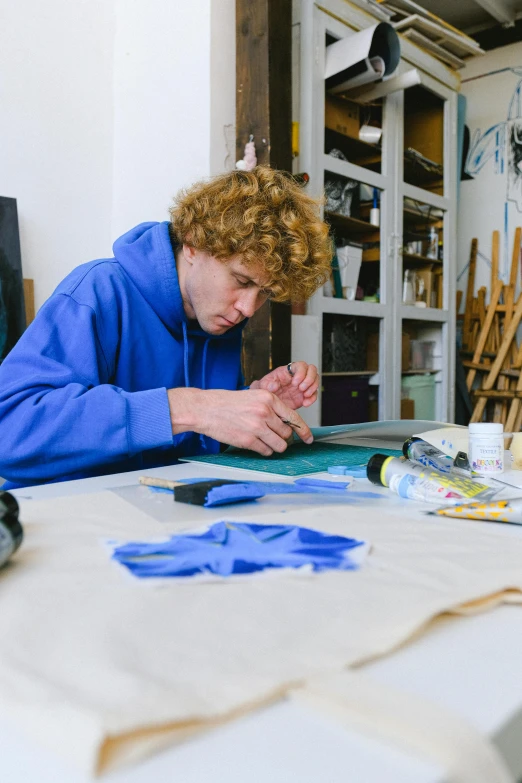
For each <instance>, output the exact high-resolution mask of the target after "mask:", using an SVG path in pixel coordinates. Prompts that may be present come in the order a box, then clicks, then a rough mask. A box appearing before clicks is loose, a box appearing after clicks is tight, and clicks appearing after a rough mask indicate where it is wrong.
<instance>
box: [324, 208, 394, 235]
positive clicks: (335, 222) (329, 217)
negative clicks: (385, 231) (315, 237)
mask: <svg viewBox="0 0 522 783" xmlns="http://www.w3.org/2000/svg"><path fill="white" fill-rule="evenodd" d="M324 219H325V220H326V222H327V223H329V224H330V225H331V226H332V228H333V229H334V231H335V230H336V229H337V230H338V231H339V232H340V233H342V232H347V233H349V234H376V233H379V230H380V229H379V226H372V224H371V223H369V222H368V221H367V220H359V218H353V217H347V216H346V215H339V214H337V213H336V212H325V213H324Z"/></svg>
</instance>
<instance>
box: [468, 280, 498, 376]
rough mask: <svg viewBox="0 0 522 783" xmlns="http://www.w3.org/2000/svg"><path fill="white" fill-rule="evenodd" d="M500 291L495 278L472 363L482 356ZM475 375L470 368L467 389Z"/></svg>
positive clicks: (474, 371) (477, 361)
mask: <svg viewBox="0 0 522 783" xmlns="http://www.w3.org/2000/svg"><path fill="white" fill-rule="evenodd" d="M501 291H502V283H501V282H500V280H498V279H497V281H496V282H495V285H494V288H493V289H492V293H491V301H490V303H489V307H488V312H487V315H486V318H485V320H484V325H483V327H482V329H481V330H480V334H479V338H478V342H477V347H476V348H475V353H474V354H473V359H472V361H473V364H478V363H479V361H480V358H481V356H482V351H483V350H484V346H485V345H486V341H487V339H488V337H489V333H490V330H491V325H492V324H493V318H494V317H495V313H496V311H497V305H498V300H499V298H500V293H501ZM475 375H476V370H474V369H471V370H470V371H469V372H468V376H467V378H466V385H467V387H468V391H469V390H470V389H471V387H472V386H473V381H474V380H475Z"/></svg>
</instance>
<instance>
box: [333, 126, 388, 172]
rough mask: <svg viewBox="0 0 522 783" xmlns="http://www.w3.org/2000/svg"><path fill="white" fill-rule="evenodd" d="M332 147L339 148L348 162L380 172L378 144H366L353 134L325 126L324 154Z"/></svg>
mask: <svg viewBox="0 0 522 783" xmlns="http://www.w3.org/2000/svg"><path fill="white" fill-rule="evenodd" d="M334 148H335V149H338V150H340V151H341V152H342V153H343V155H345V156H346V158H347V159H348V162H349V163H354V164H355V165H356V166H361V167H362V168H367V169H370V171H376V172H380V170H381V158H382V153H381V148H380V147H379V146H377V145H374V144H368V143H367V142H366V141H361V139H356V138H355V137H354V136H345V135H344V134H343V133H338V132H337V131H334V130H331V129H330V128H325V129H324V151H325V155H328V154H329V152H330V150H332V149H334Z"/></svg>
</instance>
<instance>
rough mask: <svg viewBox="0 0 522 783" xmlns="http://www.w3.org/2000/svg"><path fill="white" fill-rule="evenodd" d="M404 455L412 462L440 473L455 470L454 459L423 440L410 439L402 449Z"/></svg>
mask: <svg viewBox="0 0 522 783" xmlns="http://www.w3.org/2000/svg"><path fill="white" fill-rule="evenodd" d="M402 453H403V454H404V456H405V457H406V459H409V460H410V461H411V462H416V463H417V464H419V465H423V466H424V467H426V468H433V469H434V470H438V471H439V472H440V473H450V472H451V470H452V468H453V459H452V458H451V457H450V456H448V455H447V454H444V452H443V451H441V450H440V449H437V448H435V446H432V445H431V443H428V442H427V441H426V440H423V439H422V438H408V440H407V441H406V442H405V443H404V445H403V447H402Z"/></svg>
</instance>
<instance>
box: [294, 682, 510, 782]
mask: <svg viewBox="0 0 522 783" xmlns="http://www.w3.org/2000/svg"><path fill="white" fill-rule="evenodd" d="M292 697H293V699H294V700H295V701H297V702H298V703H304V704H306V705H308V706H311V707H313V708H314V709H315V710H318V711H320V712H321V713H323V714H325V715H328V716H329V717H331V718H334V719H335V720H337V721H338V722H340V723H341V724H342V725H344V726H345V727H346V728H348V729H350V730H352V731H353V730H356V731H359V732H362V733H363V734H365V735H369V736H372V737H374V738H376V739H378V740H380V741H381V742H384V743H386V744H390V743H391V744H393V745H395V746H396V747H397V748H399V749H400V750H402V751H404V752H407V753H410V754H412V755H414V756H420V757H422V758H423V759H426V760H429V761H432V762H435V763H436V764H438V765H439V766H440V768H441V769H443V770H444V780H446V781H447V783H515V781H514V779H513V776H512V775H511V772H510V771H509V769H508V768H507V766H506V764H505V762H504V760H503V759H502V757H501V755H500V753H499V751H498V750H497V749H496V748H495V747H494V745H493V743H492V742H490V741H489V740H487V739H486V738H485V737H483V736H482V735H481V734H480V733H479V732H478V731H477V729H475V728H474V727H472V726H471V725H470V724H469V723H468V722H467V721H465V720H464V719H463V718H461V717H459V716H457V715H455V713H453V712H451V711H450V710H448V709H444V708H443V707H441V706H440V705H437V704H434V703H432V702H430V701H428V700H426V699H423V698H421V697H420V696H417V695H414V694H411V693H404V692H403V691H401V690H398V689H397V688H393V687H390V686H389V685H383V683H382V682H375V681H372V680H371V678H369V677H367V676H366V675H365V674H364V673H361V672H351V671H346V670H345V671H344V672H340V673H338V674H333V675H327V676H325V677H318V678H317V679H313V678H312V679H311V680H310V681H309V682H307V683H306V684H305V685H304V686H303V687H302V688H299V689H298V690H296V691H294V692H293V694H292Z"/></svg>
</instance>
